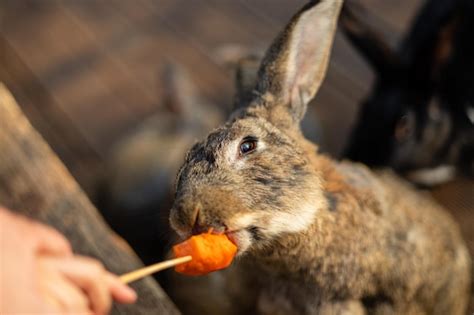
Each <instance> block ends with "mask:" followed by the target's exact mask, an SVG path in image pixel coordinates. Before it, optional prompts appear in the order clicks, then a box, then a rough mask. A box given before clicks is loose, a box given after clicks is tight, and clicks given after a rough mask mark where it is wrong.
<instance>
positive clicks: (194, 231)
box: [191, 220, 209, 235]
mask: <svg viewBox="0 0 474 315" xmlns="http://www.w3.org/2000/svg"><path fill="white" fill-rule="evenodd" d="M208 230H209V228H207V227H205V226H202V225H201V224H199V222H198V221H197V220H196V222H194V225H193V228H192V230H191V233H192V234H193V235H197V234H202V233H206V232H208Z"/></svg>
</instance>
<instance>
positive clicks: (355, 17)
mask: <svg viewBox="0 0 474 315" xmlns="http://www.w3.org/2000/svg"><path fill="white" fill-rule="evenodd" d="M364 11H365V10H364V9H363V8H362V6H360V5H357V4H356V3H355V2H353V1H350V2H346V4H345V5H344V7H343V9H342V12H341V19H340V24H341V27H342V30H343V31H344V33H345V34H346V36H347V37H348V39H349V40H350V41H351V43H352V44H353V45H354V47H356V49H357V50H359V52H360V53H361V54H362V56H363V57H364V58H365V59H366V60H367V62H369V63H370V65H371V66H372V67H373V68H374V70H375V71H377V72H378V73H379V74H380V73H383V72H385V71H387V70H390V69H391V68H392V67H393V66H394V65H396V63H397V59H398V58H397V56H396V54H395V52H394V51H393V50H392V48H390V46H389V45H388V44H387V43H386V42H385V41H384V39H383V38H382V36H380V34H378V33H377V32H375V31H374V30H373V29H372V28H371V27H370V26H369V25H368V24H367V23H365V22H363V21H364V16H366V15H367V12H364Z"/></svg>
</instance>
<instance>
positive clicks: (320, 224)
mask: <svg viewBox="0 0 474 315" xmlns="http://www.w3.org/2000/svg"><path fill="white" fill-rule="evenodd" d="M341 6H342V1H341V0H321V1H312V2H310V3H308V4H307V5H306V6H304V7H303V9H301V10H300V11H299V12H298V13H297V14H296V15H295V16H294V17H293V18H292V20H291V21H290V23H289V24H288V25H287V26H286V28H285V29H284V30H283V31H282V32H281V33H280V35H279V36H278V37H277V38H276V39H275V40H274V42H273V44H272V45H271V46H270V48H269V50H268V51H267V53H266V55H265V57H264V58H263V61H262V63H261V65H260V68H259V72H258V78H257V83H256V85H255V86H254V87H253V89H252V92H251V94H249V95H248V97H247V98H243V99H242V102H240V103H238V104H237V106H236V109H235V111H234V113H233V114H232V115H231V117H230V119H229V120H228V121H227V122H226V123H225V124H224V125H222V126H221V127H219V128H217V129H215V130H214V131H212V132H211V133H210V134H209V135H208V136H207V138H206V139H205V140H202V141H200V142H198V143H197V144H195V145H194V146H193V147H192V149H191V150H189V152H188V154H187V156H186V160H185V163H184V164H183V166H182V167H181V169H180V171H179V173H178V179H177V185H176V195H175V202H174V204H173V208H172V210H171V215H170V222H171V225H172V227H173V228H174V229H175V230H176V231H177V232H178V234H179V235H180V236H181V237H182V238H187V237H189V236H190V235H191V234H198V233H201V232H206V231H208V230H209V229H210V228H212V229H213V231H215V232H217V233H219V232H222V233H226V234H227V235H228V236H229V238H231V240H233V241H234V242H235V243H236V244H237V245H238V248H239V251H238V257H237V258H236V260H235V261H234V265H233V268H231V269H229V270H226V271H224V272H223V273H215V274H221V275H229V274H234V275H235V274H236V273H237V274H238V275H239V276H238V277H236V278H233V279H240V280H242V283H243V285H247V286H245V287H242V288H241V289H240V291H241V292H250V293H251V294H248V295H247V298H248V297H251V298H253V301H252V302H253V308H251V309H248V308H247V309H246V310H245V311H242V312H241V313H242V314H273V315H275V314H276V315H278V314H321V315H327V314H339V315H341V314H352V315H358V314H400V315H401V314H404V315H414V314H432V315H433V314H434V315H445V314H452V315H461V314H464V312H465V310H466V306H467V301H468V296H469V290H470V280H471V278H470V270H471V268H470V265H471V262H470V258H469V255H468V252H467V249H466V246H465V244H464V242H463V240H462V238H461V235H460V232H459V228H458V226H457V225H456V223H455V222H454V221H453V219H452V218H451V217H450V215H449V214H447V213H446V212H445V211H444V210H443V209H442V208H441V207H440V206H439V205H437V204H436V203H435V202H434V201H433V200H432V199H430V197H429V196H428V195H426V194H423V193H421V192H418V191H416V190H415V189H414V188H413V187H412V186H411V185H409V184H408V183H406V182H405V181H403V180H402V179H400V178H399V177H397V176H396V175H394V174H393V173H392V172H390V171H378V172H373V171H371V170H369V169H368V168H367V167H366V166H364V165H362V164H356V163H351V162H347V161H345V162H337V161H335V160H332V159H330V158H329V157H327V156H325V155H322V154H320V153H318V150H317V147H316V146H315V145H314V144H313V143H311V142H310V141H308V140H307V139H306V138H305V137H304V136H303V135H302V132H301V129H300V125H299V124H300V121H301V119H302V118H303V116H304V114H305V112H306V106H307V104H308V102H309V101H310V100H311V99H312V98H313V97H314V96H315V95H316V93H317V91H318V89H319V87H320V85H321V83H322V81H323V79H324V77H325V73H326V68H327V64H328V60H329V56H330V50H331V47H332V42H333V37H334V33H335V29H336V25H337V18H338V16H339V11H340V9H341ZM220 281H221V282H224V283H225V284H227V287H231V286H234V285H235V283H234V282H233V281H231V280H229V279H227V280H226V279H221V280H220ZM225 281H227V282H225ZM201 285H202V283H201ZM222 287H226V286H225V285H224V286H222ZM233 289H234V290H237V289H236V288H233ZM204 290H206V288H205V287H202V286H200V287H196V291H204ZM237 291H238V290H237ZM216 293H220V292H216ZM245 302H248V300H247V301H246V300H244V299H242V300H234V301H233V303H232V308H233V309H234V312H235V313H237V309H238V308H239V307H241V306H243V305H244V304H246V303H245ZM221 314H227V313H225V312H221Z"/></svg>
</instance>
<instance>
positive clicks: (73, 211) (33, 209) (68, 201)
mask: <svg viewBox="0 0 474 315" xmlns="http://www.w3.org/2000/svg"><path fill="white" fill-rule="evenodd" d="M0 126H1V127H0V200H1V201H2V204H3V205H5V206H6V207H8V208H10V209H16V210H17V211H18V212H21V213H23V214H26V215H28V216H30V217H32V218H35V219H38V220H40V221H43V222H45V223H46V224H49V225H52V226H54V227H55V228H56V229H58V230H59V231H61V232H62V233H63V234H64V235H65V236H66V237H67V238H68V240H69V241H70V242H71V245H72V247H73V249H74V251H75V252H76V253H79V254H82V255H87V256H91V257H95V258H97V259H99V260H100V261H102V262H103V263H104V265H105V267H106V268H107V269H108V270H110V271H111V272H113V273H116V274H123V273H125V272H128V271H130V270H135V269H137V268H140V267H142V265H141V263H140V261H139V260H138V258H137V257H136V256H135V255H133V253H131V252H127V251H125V250H123V249H121V248H120V247H118V246H117V244H116V243H115V242H114V240H113V238H112V232H111V231H110V230H109V228H108V227H107V226H106V224H105V223H104V222H103V220H102V218H101V217H100V216H99V215H98V213H97V210H96V209H95V208H94V206H93V205H92V204H91V203H90V201H89V200H88V199H87V197H86V196H85V194H84V193H83V192H82V191H81V189H80V188H79V186H78V185H77V183H76V182H75V181H74V179H73V178H72V177H71V175H70V174H69V173H68V172H67V170H66V168H65V167H64V165H63V164H62V163H61V162H60V160H59V159H58V158H57V157H56V155H55V154H54V153H53V151H52V150H51V149H50V147H49V146H48V145H47V144H46V142H44V140H43V139H42V138H41V136H40V135H39V134H38V133H37V132H36V131H35V130H34V129H33V127H32V126H31V125H30V123H29V122H28V120H27V119H26V117H25V116H24V115H23V114H22V112H21V110H20V108H19V107H18V105H17V104H16V103H15V101H14V99H13V97H12V96H11V94H9V92H8V91H7V90H6V88H5V87H4V86H3V85H0ZM133 287H134V288H135V290H136V291H137V294H138V297H139V298H138V301H137V303H136V304H134V305H114V308H113V311H112V314H156V313H159V314H165V315H166V314H179V312H178V311H177V310H176V309H175V307H174V306H173V304H172V303H171V302H170V300H169V299H168V298H167V296H166V295H165V294H164V293H163V291H162V290H161V289H160V287H159V286H158V285H157V284H156V282H154V280H153V279H151V278H150V277H148V278H146V279H143V280H142V281H140V282H136V283H135V284H133Z"/></svg>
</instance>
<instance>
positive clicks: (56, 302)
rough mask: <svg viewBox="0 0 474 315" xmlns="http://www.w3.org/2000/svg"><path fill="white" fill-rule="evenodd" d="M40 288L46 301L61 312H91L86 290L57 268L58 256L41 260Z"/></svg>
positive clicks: (56, 310)
mask: <svg viewBox="0 0 474 315" xmlns="http://www.w3.org/2000/svg"><path fill="white" fill-rule="evenodd" d="M38 263H39V266H38V267H39V268H40V269H39V271H40V273H41V275H40V279H39V280H40V281H39V289H40V291H41V294H42V296H43V298H44V301H45V302H46V303H48V304H49V306H50V307H51V308H52V309H54V310H55V312H61V314H66V313H68V314H91V310H90V308H89V300H88V298H87V296H86V295H85V294H84V292H83V291H82V290H81V289H80V288H78V287H77V286H76V285H74V284H72V283H71V281H70V280H69V279H67V278H66V277H64V276H63V275H62V274H61V273H59V272H58V270H57V258H42V259H40V260H39V262H38Z"/></svg>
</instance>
